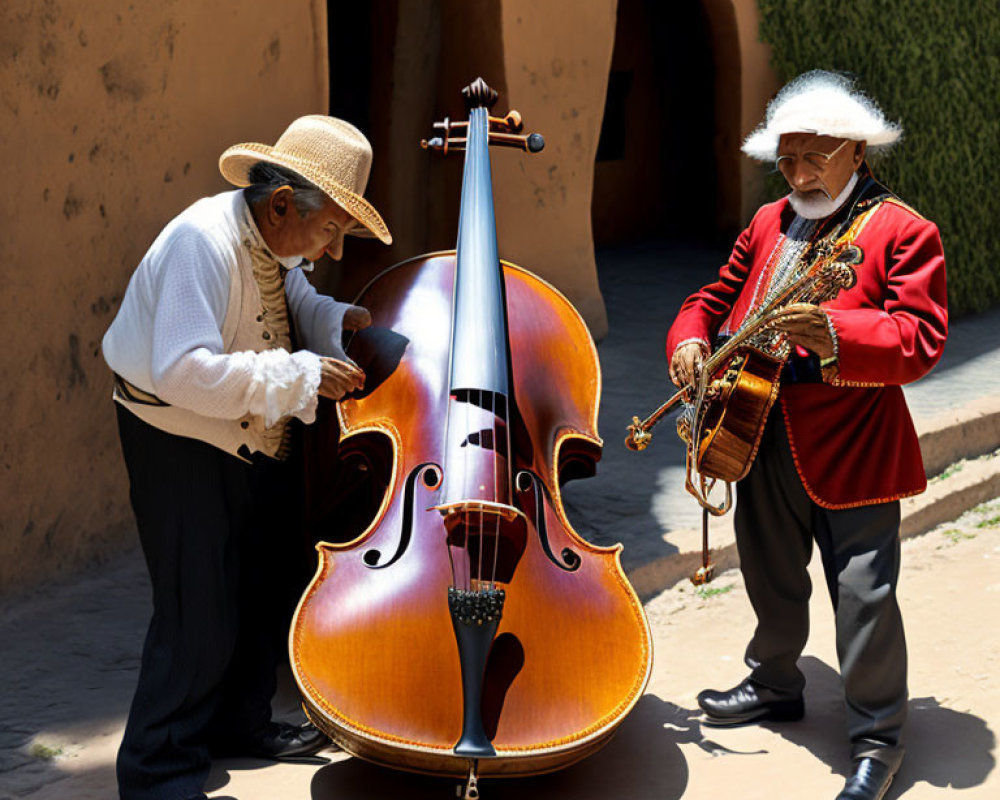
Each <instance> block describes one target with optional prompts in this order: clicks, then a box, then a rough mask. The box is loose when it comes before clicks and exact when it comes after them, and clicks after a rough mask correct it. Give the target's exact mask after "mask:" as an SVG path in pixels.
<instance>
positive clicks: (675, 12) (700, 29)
mask: <svg viewBox="0 0 1000 800" xmlns="http://www.w3.org/2000/svg"><path fill="white" fill-rule="evenodd" d="M739 97H740V91H739V47H738V43H737V38H736V23H735V19H734V15H733V9H732V3H731V2H730V0H677V1H676V2H673V3H669V4H668V3H660V2H655V0H619V3H618V20H617V27H616V30H615V45H614V53H613V55H612V62H611V70H610V74H609V79H608V93H607V101H606V105H605V113H604V120H603V123H602V128H601V136H600V143H599V145H598V150H597V158H596V163H595V165H594V195H593V202H592V205H591V209H592V219H593V224H594V240H595V243H596V244H597V245H598V246H601V245H611V244H620V243H624V242H626V241H634V240H636V239H637V238H677V239H685V240H689V241H692V240H693V241H710V242H716V241H722V240H725V239H727V238H729V237H731V236H732V235H733V234H734V233H735V231H736V229H737V228H738V225H739V203H740V198H739V187H740V182H739V175H738V166H739V164H738V144H739V141H738V138H739V130H738V125H739V102H740V101H739Z"/></svg>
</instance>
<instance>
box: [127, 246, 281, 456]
mask: <svg viewBox="0 0 1000 800" xmlns="http://www.w3.org/2000/svg"><path fill="white" fill-rule="evenodd" d="M246 244H249V242H247V243H246ZM246 244H245V245H244V246H246ZM253 261H254V259H253V258H237V259H235V262H236V265H235V267H234V268H233V272H232V273H231V275H230V281H229V303H228V305H227V307H226V317H225V320H224V321H223V323H222V341H223V344H224V345H225V351H224V352H226V353H238V352H242V351H247V350H252V351H254V352H255V353H260V352H262V351H264V350H269V349H271V348H273V347H277V346H280V344H284V343H285V342H287V339H288V322H287V318H286V319H283V320H282V322H283V324H284V330H275V328H274V322H276V321H277V320H274V315H273V314H271V315H268V314H265V309H264V305H263V303H262V302H261V292H260V288H259V287H258V285H257V279H256V278H255V276H254V268H253ZM283 291H284V290H283V288H282V292H283ZM269 317H270V319H269ZM279 325H280V323H279ZM114 398H115V400H116V401H117V402H119V403H121V404H122V405H123V406H125V408H127V409H128V410H129V411H131V412H132V413H133V414H135V415H136V416H137V417H139V419H141V420H143V421H144V422H147V423H149V424H150V425H152V426H153V427H156V428H159V429H160V430H162V431H166V432H167V433H172V434H175V435H177V436H186V437H189V438H192V439H200V440H201V441H203V442H207V443H208V444H211V445H215V446H216V447H218V448H220V449H222V450H225V451H226V452H227V453H231V454H232V455H234V456H236V457H237V458H242V459H243V460H246V459H245V458H244V457H243V455H241V454H240V452H239V450H240V448H241V447H243V446H244V445H245V446H246V448H247V450H249V452H250V453H255V452H258V451H259V452H262V453H264V454H266V455H268V456H271V457H272V458H279V457H281V456H282V455H283V453H281V452H280V451H281V450H282V449H283V448H282V443H283V441H284V440H285V436H284V434H285V424H283V423H282V422H279V423H278V424H277V425H274V426H272V427H271V428H266V427H265V426H264V419H263V417H258V416H254V415H251V414H245V415H244V416H243V417H241V418H240V419H218V418H216V417H206V416H203V415H201V414H198V413H196V412H194V411H189V410H187V409H185V408H181V407H180V406H169V405H168V406H160V405H149V404H146V403H138V402H133V401H131V400H128V399H127V398H126V397H124V396H123V395H122V393H121V392H120V391H119V390H118V389H117V388H116V390H115V393H114Z"/></svg>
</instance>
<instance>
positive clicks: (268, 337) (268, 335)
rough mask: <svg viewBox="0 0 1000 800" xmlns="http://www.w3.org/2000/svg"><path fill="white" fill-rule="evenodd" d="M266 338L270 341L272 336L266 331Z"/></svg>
mask: <svg viewBox="0 0 1000 800" xmlns="http://www.w3.org/2000/svg"><path fill="white" fill-rule="evenodd" d="M264 338H265V339H270V338H271V334H270V333H268V332H267V331H264Z"/></svg>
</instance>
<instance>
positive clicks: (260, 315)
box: [257, 314, 264, 322]
mask: <svg viewBox="0 0 1000 800" xmlns="http://www.w3.org/2000/svg"><path fill="white" fill-rule="evenodd" d="M263 321H264V315H263V314H258V315H257V322H263Z"/></svg>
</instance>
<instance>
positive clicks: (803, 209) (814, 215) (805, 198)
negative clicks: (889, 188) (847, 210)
mask: <svg viewBox="0 0 1000 800" xmlns="http://www.w3.org/2000/svg"><path fill="white" fill-rule="evenodd" d="M857 183H858V173H856V172H855V173H854V174H853V175H852V176H851V179H850V180H849V181H848V182H847V186H845V187H844V189H843V191H842V192H841V193H840V194H838V195H837V196H836V197H834V198H833V199H832V200H831V199H830V198H829V197H827V196H826V195H824V194H823V193H822V192H810V193H809V194H802V193H801V192H796V191H793V192H792V193H791V194H790V195H788V202H789V203H790V204H791V206H792V208H793V209H794V211H795V213H796V214H798V215H799V216H800V217H805V218H806V219H823V218H824V217H828V216H830V215H831V214H832V213H833V212H834V211H836V210H837V209H838V208H840V207H841V206H842V205H843V204H844V201H845V200H847V198H848V197H849V196H850V194H851V192H852V191H854V187H855V186H856V185H857Z"/></svg>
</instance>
